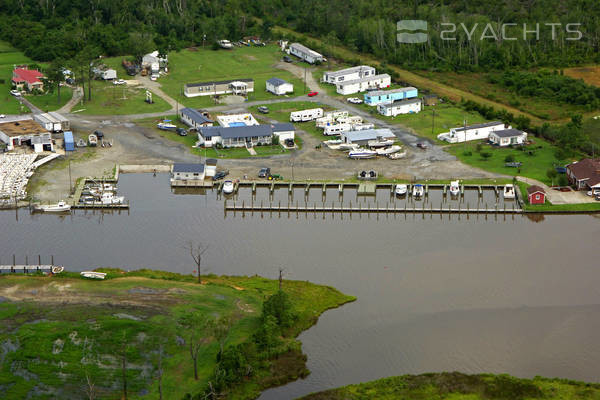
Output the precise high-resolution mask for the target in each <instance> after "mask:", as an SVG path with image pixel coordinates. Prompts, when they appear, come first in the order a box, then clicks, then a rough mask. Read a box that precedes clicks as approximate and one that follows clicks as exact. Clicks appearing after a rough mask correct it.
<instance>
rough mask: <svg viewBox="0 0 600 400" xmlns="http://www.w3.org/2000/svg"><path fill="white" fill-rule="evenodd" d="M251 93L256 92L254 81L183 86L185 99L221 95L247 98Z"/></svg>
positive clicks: (245, 80) (231, 81)
mask: <svg viewBox="0 0 600 400" xmlns="http://www.w3.org/2000/svg"><path fill="white" fill-rule="evenodd" d="M251 92H254V80H253V79H233V80H227V81H211V82H201V83H186V84H185V85H184V86H183V94H184V95H185V97H196V96H218V95H220V94H235V95H240V96H245V95H246V94H248V93H251Z"/></svg>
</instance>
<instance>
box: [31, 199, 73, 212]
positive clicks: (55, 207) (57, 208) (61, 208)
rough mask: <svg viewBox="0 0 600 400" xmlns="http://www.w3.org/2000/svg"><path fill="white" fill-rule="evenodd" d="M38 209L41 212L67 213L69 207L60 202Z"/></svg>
mask: <svg viewBox="0 0 600 400" xmlns="http://www.w3.org/2000/svg"><path fill="white" fill-rule="evenodd" d="M38 209H39V210H40V211H43V212H67V211H70V210H71V206H70V205H69V204H67V203H66V202H65V201H63V200H61V201H59V202H58V203H57V204H48V205H44V206H39V207H38Z"/></svg>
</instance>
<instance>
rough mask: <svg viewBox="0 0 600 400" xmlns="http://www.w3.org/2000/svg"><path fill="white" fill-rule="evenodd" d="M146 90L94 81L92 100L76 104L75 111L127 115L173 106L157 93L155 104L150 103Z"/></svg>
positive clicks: (166, 108) (159, 110)
mask: <svg viewBox="0 0 600 400" xmlns="http://www.w3.org/2000/svg"><path fill="white" fill-rule="evenodd" d="M145 100H146V90H145V89H143V88H139V87H127V86H125V85H113V84H112V83H110V82H101V81H93V83H92V100H91V101H85V102H84V103H83V105H76V106H75V107H73V111H77V110H83V111H81V114H88V115H111V114H112V115H126V114H143V113H152V112H163V111H168V110H169V109H170V108H171V106H170V105H169V103H167V102H166V101H165V100H163V99H161V98H160V97H159V96H157V95H156V94H153V96H152V100H153V101H154V103H153V104H148V103H146V102H145Z"/></svg>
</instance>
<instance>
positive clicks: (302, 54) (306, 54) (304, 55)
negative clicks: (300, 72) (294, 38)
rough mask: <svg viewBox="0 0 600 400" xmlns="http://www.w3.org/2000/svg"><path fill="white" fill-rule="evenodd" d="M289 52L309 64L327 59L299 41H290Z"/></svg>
mask: <svg viewBox="0 0 600 400" xmlns="http://www.w3.org/2000/svg"><path fill="white" fill-rule="evenodd" d="M289 54H292V55H294V56H296V57H298V58H300V59H302V60H304V61H306V62H307V63H309V64H314V63H320V62H323V61H327V60H326V59H325V57H323V55H322V54H319V53H317V52H316V51H314V50H311V49H309V48H308V47H306V46H303V45H301V44H300V43H292V44H291V45H290V49H289Z"/></svg>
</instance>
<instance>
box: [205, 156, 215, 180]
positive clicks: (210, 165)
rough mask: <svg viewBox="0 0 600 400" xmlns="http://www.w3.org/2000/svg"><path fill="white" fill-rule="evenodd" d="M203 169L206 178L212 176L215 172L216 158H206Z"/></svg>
mask: <svg viewBox="0 0 600 400" xmlns="http://www.w3.org/2000/svg"><path fill="white" fill-rule="evenodd" d="M204 171H205V176H206V177H207V178H212V177H213V176H215V174H216V173H217V159H216V158H208V159H206V161H204Z"/></svg>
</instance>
